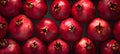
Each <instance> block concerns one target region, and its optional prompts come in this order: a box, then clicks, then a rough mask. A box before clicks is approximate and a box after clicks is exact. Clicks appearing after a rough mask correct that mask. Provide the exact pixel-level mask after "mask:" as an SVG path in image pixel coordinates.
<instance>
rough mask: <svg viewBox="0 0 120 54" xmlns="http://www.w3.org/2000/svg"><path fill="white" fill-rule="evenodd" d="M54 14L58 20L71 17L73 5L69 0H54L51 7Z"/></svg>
mask: <svg viewBox="0 0 120 54" xmlns="http://www.w3.org/2000/svg"><path fill="white" fill-rule="evenodd" d="M50 12H51V14H52V16H53V17H54V18H55V19H57V20H63V19H65V18H67V17H69V15H70V13H71V7H70V3H69V2H68V0H54V1H53V3H52V4H51V7H50Z"/></svg>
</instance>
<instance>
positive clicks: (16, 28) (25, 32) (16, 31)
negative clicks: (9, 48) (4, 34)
mask: <svg viewBox="0 0 120 54" xmlns="http://www.w3.org/2000/svg"><path fill="white" fill-rule="evenodd" d="M33 30H34V29H33V24H32V21H31V20H30V19H29V18H27V17H26V16H25V15H22V14H21V15H18V16H16V17H14V18H13V19H12V20H11V22H10V24H9V32H10V34H11V35H12V37H13V38H14V39H16V40H18V41H24V40H26V39H28V38H29V37H30V36H32V34H33Z"/></svg>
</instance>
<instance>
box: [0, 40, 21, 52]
mask: <svg viewBox="0 0 120 54" xmlns="http://www.w3.org/2000/svg"><path fill="white" fill-rule="evenodd" d="M0 54H21V50H20V46H19V45H18V44H17V43H16V42H15V41H13V40H12V39H0Z"/></svg>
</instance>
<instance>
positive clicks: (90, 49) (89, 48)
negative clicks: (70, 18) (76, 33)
mask: <svg viewBox="0 0 120 54" xmlns="http://www.w3.org/2000/svg"><path fill="white" fill-rule="evenodd" d="M74 51H75V54H95V51H96V49H95V46H94V44H93V42H92V41H91V40H90V39H88V38H86V37H83V38H82V39H81V40H80V41H79V42H78V43H77V44H76V45H75V46H74Z"/></svg>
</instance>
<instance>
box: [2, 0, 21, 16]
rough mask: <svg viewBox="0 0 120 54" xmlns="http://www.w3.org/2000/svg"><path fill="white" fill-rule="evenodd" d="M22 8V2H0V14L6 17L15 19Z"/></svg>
mask: <svg viewBox="0 0 120 54" xmlns="http://www.w3.org/2000/svg"><path fill="white" fill-rule="evenodd" d="M21 8H22V0H0V13H1V14H2V15H4V16H6V17H14V16H16V15H18V14H19V12H20V10H21Z"/></svg>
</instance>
